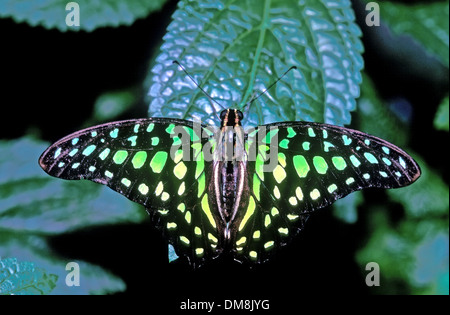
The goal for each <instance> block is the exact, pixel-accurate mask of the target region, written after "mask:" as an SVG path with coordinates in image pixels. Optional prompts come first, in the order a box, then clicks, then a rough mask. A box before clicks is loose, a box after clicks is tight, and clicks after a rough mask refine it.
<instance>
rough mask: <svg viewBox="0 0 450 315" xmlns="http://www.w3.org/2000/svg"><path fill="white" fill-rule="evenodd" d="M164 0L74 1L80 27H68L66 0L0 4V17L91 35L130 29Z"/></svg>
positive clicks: (12, 0) (3, 0)
mask: <svg viewBox="0 0 450 315" xmlns="http://www.w3.org/2000/svg"><path fill="white" fill-rule="evenodd" d="M166 1H167V0H151V1H146V0H133V1H125V0H103V1H89V0H77V1H75V3H78V5H79V12H80V14H79V15H80V26H78V27H68V26H67V24H66V16H67V15H68V14H70V13H71V12H74V11H73V9H68V10H67V11H66V5H67V4H68V3H70V2H71V1H67V0H41V1H36V0H20V1H17V0H1V1H0V17H3V18H4V17H11V18H13V19H14V20H15V21H16V22H26V23H28V24H30V25H31V26H38V25H39V26H43V27H45V28H48V29H52V28H56V29H59V30H60V31H67V30H75V31H77V30H80V29H81V30H85V31H88V32H90V31H93V30H95V29H97V28H99V27H108V26H109V27H117V26H119V25H131V24H132V23H133V22H134V21H136V20H137V19H140V18H144V17H146V16H148V15H149V14H150V13H152V12H155V11H158V10H160V9H161V7H162V6H163V5H164V3H165V2H166Z"/></svg>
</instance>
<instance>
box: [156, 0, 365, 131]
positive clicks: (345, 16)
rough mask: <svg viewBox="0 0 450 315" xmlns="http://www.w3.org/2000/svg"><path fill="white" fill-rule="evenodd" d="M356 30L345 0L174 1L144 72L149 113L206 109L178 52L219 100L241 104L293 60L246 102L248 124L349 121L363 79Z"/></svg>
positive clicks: (208, 112) (204, 114) (192, 113)
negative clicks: (157, 49)
mask: <svg viewBox="0 0 450 315" xmlns="http://www.w3.org/2000/svg"><path fill="white" fill-rule="evenodd" d="M360 35H361V32H360V30H359V28H358V27H357V26H356V24H355V23H354V12H353V10H352V8H351V6H350V1H347V0H333V1H331V0H320V1H318V0H304V1H297V0H283V1H281V0H239V1H236V0H200V1H189V0H184V1H180V2H179V6H178V9H177V10H176V12H175V13H174V15H173V21H172V23H171V24H170V25H169V27H168V32H167V34H166V35H165V37H164V44H163V45H162V46H161V54H160V55H159V56H158V57H157V58H156V65H155V66H154V67H153V69H152V74H150V75H151V76H152V78H151V81H152V82H153V85H152V86H151V88H150V91H149V96H150V97H151V100H150V101H151V104H150V107H149V116H163V117H174V118H175V117H176V118H192V117H198V118H202V119H203V120H206V119H210V120H211V119H214V118H213V117H214V116H213V115H214V112H213V109H212V104H211V103H210V101H209V100H208V98H207V97H206V96H205V95H204V94H203V93H202V92H201V91H200V89H198V88H197V87H196V86H195V84H194V83H193V82H192V81H191V80H189V79H188V78H187V76H186V75H185V73H184V72H183V71H181V70H180V69H179V68H178V67H177V66H176V65H174V64H172V61H173V60H178V61H179V62H180V63H181V64H182V65H184V66H185V68H187V70H188V71H189V73H190V74H191V75H192V76H193V77H194V78H195V80H196V81H197V82H198V83H199V84H200V85H201V86H202V87H203V88H204V89H205V90H206V91H207V93H209V94H210V95H211V96H212V97H213V98H214V99H215V100H217V101H218V102H219V103H220V104H222V106H223V107H224V108H229V107H237V108H241V109H242V107H243V105H244V104H245V103H246V102H248V101H250V99H251V98H252V97H253V96H254V95H258V94H259V93H261V92H263V91H264V90H265V89H266V88H267V87H268V86H269V85H270V84H271V83H272V82H274V81H275V80H276V79H277V78H278V77H279V76H281V75H282V74H283V73H284V72H285V71H286V70H288V69H289V68H290V67H291V66H297V67H298V70H293V71H291V72H290V73H289V74H288V75H287V76H286V77H284V78H283V79H282V80H281V81H280V82H278V84H277V85H276V86H275V87H274V88H272V89H271V90H270V91H268V92H267V93H266V94H264V95H263V96H261V97H260V98H259V99H258V100H257V101H256V102H255V103H253V104H252V105H251V107H250V115H247V121H248V123H247V124H250V125H251V124H260V123H269V122H273V121H289V120H307V121H317V122H327V123H332V124H336V125H343V124H348V123H349V122H350V120H351V116H350V112H351V111H353V110H354V109H355V107H356V103H355V98H356V97H358V95H359V83H360V82H361V75H360V70H361V69H362V67H363V60H362V57H361V52H362V50H363V47H362V44H361V42H360V40H359V36H360ZM216 110H217V111H219V110H220V108H219V106H217V105H216Z"/></svg>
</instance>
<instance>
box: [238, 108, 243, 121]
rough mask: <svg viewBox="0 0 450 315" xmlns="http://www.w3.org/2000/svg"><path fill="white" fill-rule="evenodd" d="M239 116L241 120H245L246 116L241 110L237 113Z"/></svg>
mask: <svg viewBox="0 0 450 315" xmlns="http://www.w3.org/2000/svg"><path fill="white" fill-rule="evenodd" d="M237 114H238V118H239V120H242V119H244V114H242V112H241V111H240V110H238V111H237Z"/></svg>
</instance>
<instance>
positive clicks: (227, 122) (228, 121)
mask: <svg viewBox="0 0 450 315" xmlns="http://www.w3.org/2000/svg"><path fill="white" fill-rule="evenodd" d="M243 118H244V114H242V112H241V111H240V110H238V109H226V110H223V111H222V112H221V113H220V121H221V126H222V127H226V126H231V127H235V126H241V121H242V119H243Z"/></svg>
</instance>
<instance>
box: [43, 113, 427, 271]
mask: <svg viewBox="0 0 450 315" xmlns="http://www.w3.org/2000/svg"><path fill="white" fill-rule="evenodd" d="M220 119H221V124H220V127H219V128H218V129H215V130H213V131H212V130H211V128H209V127H208V126H206V125H203V124H197V123H195V122H191V121H187V120H181V119H168V118H147V119H135V120H127V121H121V122H113V123H108V124H104V125H100V126H95V127H92V128H88V129H85V130H81V131H79V132H76V133H74V134H72V135H69V136H67V137H65V138H63V139H61V140H59V141H57V142H56V143H55V144H53V145H52V146H50V147H49V148H48V149H47V150H46V151H45V152H44V153H43V154H42V156H41V158H40V160H39V163H40V165H41V167H42V168H43V169H44V170H45V171H46V172H47V173H48V174H50V175H52V176H55V177H59V178H63V179H88V180H91V181H94V182H97V183H101V184H104V185H107V186H109V187H110V188H112V189H113V190H115V191H117V192H119V193H121V194H123V195H124V196H126V197H127V198H129V199H131V200H132V201H134V202H137V203H139V204H142V205H144V206H145V208H146V210H147V211H148V212H149V214H150V215H151V216H152V217H153V218H154V221H155V224H156V226H157V227H159V228H160V229H161V230H162V231H163V234H164V235H165V236H166V237H167V238H168V241H169V243H170V244H172V245H173V246H174V248H175V250H176V252H177V254H178V255H179V256H184V257H186V258H187V259H188V261H189V262H190V263H191V264H192V265H194V266H199V265H201V264H203V263H205V262H206V261H208V260H210V259H213V258H216V257H218V256H220V255H221V254H223V253H229V254H231V255H232V256H233V257H234V258H235V259H236V260H237V261H240V262H250V263H260V262H264V261H266V260H267V259H269V258H270V257H271V255H273V253H274V252H276V249H277V248H279V247H281V246H283V245H285V244H286V243H288V242H289V240H290V239H292V237H293V236H295V235H296V234H297V233H298V232H299V231H300V230H301V229H302V228H303V226H304V223H305V222H306V220H307V219H308V217H309V215H310V214H311V213H312V212H314V211H315V210H317V209H320V208H323V207H325V206H327V205H330V204H331V203H333V202H334V201H336V200H337V199H339V198H342V197H344V196H346V195H348V194H349V193H351V192H353V191H356V190H360V189H364V188H369V187H379V188H398V187H403V186H406V185H409V184H411V183H413V182H414V181H415V180H417V178H418V177H419V176H420V169H419V167H418V165H417V164H416V163H415V161H414V160H413V159H412V158H411V157H410V156H409V155H408V154H406V153H405V152H404V151H402V150H401V149H400V148H398V147H396V146H395V145H393V144H390V143H389V142H387V141H384V140H382V139H379V138H377V137H374V136H370V135H367V134H365V133H362V132H359V131H356V130H351V129H348V128H343V127H337V126H332V125H326V124H318V123H308V122H282V123H274V124H268V125H263V126H258V127H257V128H254V129H251V130H250V131H247V132H244V129H243V127H242V119H243V114H242V112H240V111H239V110H231V109H230V110H225V111H223V112H222V113H221V114H220Z"/></svg>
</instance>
